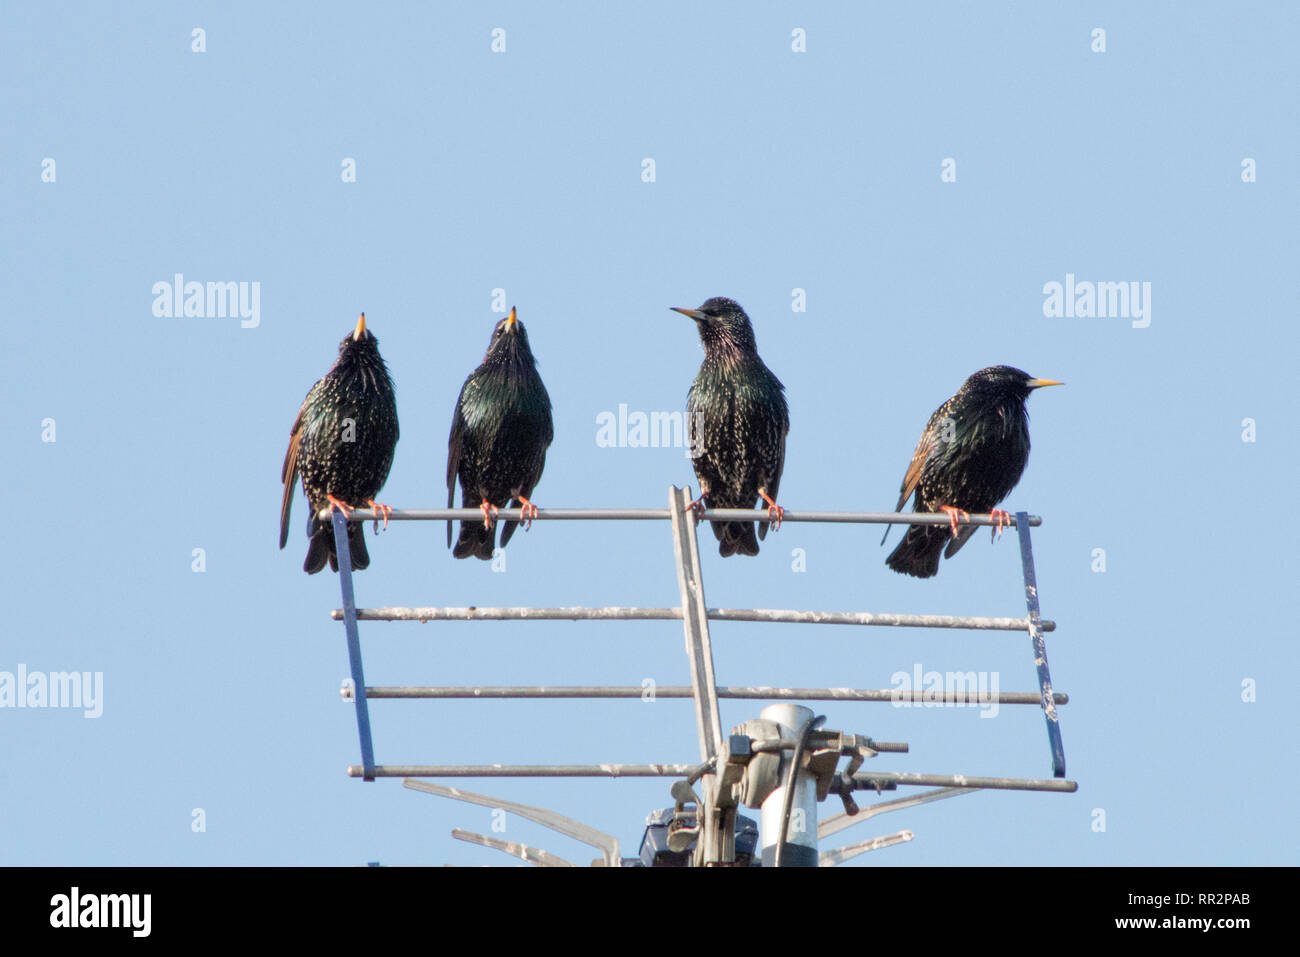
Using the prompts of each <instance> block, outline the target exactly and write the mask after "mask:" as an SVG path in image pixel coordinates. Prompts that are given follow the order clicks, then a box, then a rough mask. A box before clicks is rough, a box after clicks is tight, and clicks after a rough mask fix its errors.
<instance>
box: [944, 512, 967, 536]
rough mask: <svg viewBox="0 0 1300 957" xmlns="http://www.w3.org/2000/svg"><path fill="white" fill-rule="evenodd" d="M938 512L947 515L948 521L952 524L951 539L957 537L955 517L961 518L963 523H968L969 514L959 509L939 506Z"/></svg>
mask: <svg viewBox="0 0 1300 957" xmlns="http://www.w3.org/2000/svg"><path fill="white" fill-rule="evenodd" d="M939 511H941V512H947V513H948V519H949V520H950V521H951V522H952V537H953V538H956V537H957V517H958V516H961V518H962V519H963V520H964V521H967V522H969V521H970V512H963V511H962V510H961V509H959V508H954V507H953V506H951V505H940V506H939Z"/></svg>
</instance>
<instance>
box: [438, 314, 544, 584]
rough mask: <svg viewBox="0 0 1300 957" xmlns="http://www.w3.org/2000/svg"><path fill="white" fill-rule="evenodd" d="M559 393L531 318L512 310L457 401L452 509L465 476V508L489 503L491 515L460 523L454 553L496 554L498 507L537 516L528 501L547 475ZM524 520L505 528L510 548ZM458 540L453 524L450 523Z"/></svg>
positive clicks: (451, 451) (450, 456)
mask: <svg viewBox="0 0 1300 957" xmlns="http://www.w3.org/2000/svg"><path fill="white" fill-rule="evenodd" d="M554 435H555V430H554V427H553V425H552V422H551V398H550V396H548V395H547V394H546V386H544V385H542V377H541V376H540V375H538V374H537V361H536V360H535V359H534V358H533V352H532V350H531V349H530V348H529V347H528V333H527V332H525V331H524V324H523V323H522V322H520V321H519V320H518V319H517V318H516V317H515V310H514V309H513V308H512V309H511V310H510V315H509V317H507V318H505V319H502V320H501V321H500V322H498V323H497V324H496V328H494V329H493V330H492V339H491V340H490V341H489V342H488V349H487V354H486V355H485V356H484V357H483V362H482V363H481V364H480V365H479V367H478V368H477V369H475V370H474V371H473V372H471V373H470V374H469V378H467V379H466V380H465V384H464V385H463V386H461V387H460V396H459V397H458V398H457V399H456V413H455V415H454V416H453V417H452V420H451V436H450V438H449V439H448V440H447V507H448V508H451V503H452V501H453V500H454V497H455V494H456V476H457V475H459V476H460V488H461V507H462V508H481V509H482V510H483V521H482V522H479V521H477V520H475V521H473V522H461V523H460V538H459V539H458V540H457V542H456V547H455V548H454V549H453V551H452V554H453V555H455V556H456V557H457V558H468V557H469V556H470V555H475V556H477V557H478V558H482V559H485V560H487V559H491V557H492V548H493V539H494V538H496V520H495V518H494V517H493V513H495V512H496V510H497V509H498V508H501V507H504V506H505V505H506V504H507V502H509V503H510V504H511V505H512V506H513V507H515V508H522V510H523V514H524V516H525V517H527V516H528V515H529V514H530V513H531V514H532V515H533V516H536V514H537V506H536V505H534V504H533V503H532V502H530V501H529V500H528V497H529V496H530V495H532V494H533V487H534V486H535V485H537V483H538V481H539V480H540V479H541V477H542V468H543V467H544V466H545V465H546V449H547V447H548V446H549V445H550V444H551V439H552V438H554ZM518 524H519V523H518V522H511V521H507V522H506V523H505V526H504V527H503V528H502V529H501V547H502V548H505V547H506V543H507V542H509V541H510V536H511V535H513V534H514V533H515V526H516V525H518ZM447 544H448V545H450V544H451V522H448V523H447Z"/></svg>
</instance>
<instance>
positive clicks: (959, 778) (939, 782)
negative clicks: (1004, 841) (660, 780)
mask: <svg viewBox="0 0 1300 957" xmlns="http://www.w3.org/2000/svg"><path fill="white" fill-rule="evenodd" d="M349 773H350V772H349ZM359 773H360V770H359V769H358V774H359ZM353 776H354V777H355V776H356V775H353ZM853 783H854V787H855V789H861V790H875V789H876V787H877V785H882V786H885V787H891V786H894V785H898V784H909V785H912V784H915V785H920V786H922V787H940V788H990V789H992V790H1000V791H1064V792H1066V793H1070V794H1073V793H1074V792H1075V791H1077V790H1079V785H1078V784H1077V783H1076V782H1074V781H1062V780H1060V779H1059V778H1047V779H1042V778H978V777H972V776H970V775H967V774H920V773H917V772H915V771H860V772H858V773H857V774H855V775H853Z"/></svg>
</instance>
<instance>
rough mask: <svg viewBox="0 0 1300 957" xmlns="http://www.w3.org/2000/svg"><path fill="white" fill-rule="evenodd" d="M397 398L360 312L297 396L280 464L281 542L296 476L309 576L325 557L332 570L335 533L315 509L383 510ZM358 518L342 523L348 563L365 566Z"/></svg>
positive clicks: (286, 536)
mask: <svg viewBox="0 0 1300 957" xmlns="http://www.w3.org/2000/svg"><path fill="white" fill-rule="evenodd" d="M398 434H399V432H398V427H397V399H396V396H395V394H394V392H393V380H392V379H391V378H390V377H389V375H388V368H387V366H385V365H384V360H383V358H382V357H381V356H380V355H379V340H378V339H376V338H375V337H374V336H373V335H372V334H371V333H370V332H369V331H368V330H367V329H366V314H365V313H364V312H363V313H362V314H361V318H360V319H358V320H357V326H356V328H355V329H354V330H353V331H352V332H351V333H349V334H348V335H347V336H345V337H344V338H343V341H342V342H340V343H339V356H338V358H337V359H336V360H334V365H333V366H331V367H330V370H329V372H327V373H325V375H324V376H323V377H322V378H321V379H320V380H319V381H317V383H316V384H315V385H313V386H312V387H311V391H309V392H308V393H307V398H306V399H304V400H303V403H302V408H300V409H299V410H298V418H296V419H294V421H293V427H292V428H291V429H290V430H289V450H288V451H287V452H286V453H285V456H284V465H283V466H282V467H281V469H280V481H282V482H283V483H284V497H283V498H282V499H281V501H280V547H281V548H284V546H285V543H286V542H287V541H288V540H289V510H290V509H291V508H292V506H293V488H294V485H295V483H296V480H297V477H298V476H299V475H300V474H301V475H302V490H303V492H304V493H305V494H306V495H307V504H308V505H310V506H311V511H312V513H311V515H310V516H309V517H308V520H307V536H308V538H309V540H310V541H309V543H308V545H307V559H306V561H304V562H303V566H302V570H303V571H305V572H306V573H307V574H309V575H314V574H316V572H318V571H320V570H321V569H322V568H324V567H325V562H326V561H328V562H329V564H330V568H331V569H332V570H333V571H338V567H339V563H338V554H337V551H336V549H335V546H334V530H333V528H332V527H331V526H330V523H329V522H322V521H320V519H318V518H317V517H316V515H317V513H318V512H320V510H321V509H323V508H325V507H326V506H331V507H333V508H339V509H342V510H343V514H344V515H348V514H350V511H351V509H353V508H360V507H361V506H362V505H369V506H371V507H372V508H374V509H376V510H378V511H380V512H383V513H384V524H385V525H387V524H388V516H387V513H388V512H389V511H391V509H389V508H388V506H386V505H380V504H379V503H378V502H376V501H375V496H376V495H378V494H379V490H380V489H381V488H383V487H384V482H385V481H387V479H388V470H389V469H390V468H391V467H392V464H393V451H394V449H395V448H396V447H397V439H398ZM363 528H364V525H363V523H361V522H348V549H349V551H351V553H352V568H353V569H354V570H357V569H362V568H365V567H367V566H368V565H369V564H370V555H369V553H368V552H367V551H366V539H365V536H364V535H363V534H362V532H363Z"/></svg>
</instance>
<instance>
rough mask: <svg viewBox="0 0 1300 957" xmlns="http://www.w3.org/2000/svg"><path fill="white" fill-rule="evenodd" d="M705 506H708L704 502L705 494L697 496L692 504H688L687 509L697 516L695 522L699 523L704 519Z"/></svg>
mask: <svg viewBox="0 0 1300 957" xmlns="http://www.w3.org/2000/svg"><path fill="white" fill-rule="evenodd" d="M705 508H706V506H705V504H704V496H703V495H701V496H700V497H699V498H697V499H696V500H695V501H693V502H691V504H690V505H687V506H686V510H687V511H688V512H690V513H691V514H692V515H694V516H695V523H696V524H697V525H698V524H699V523H700V522H701V521H703V519H704V509H705Z"/></svg>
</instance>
